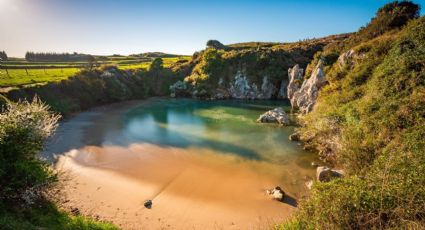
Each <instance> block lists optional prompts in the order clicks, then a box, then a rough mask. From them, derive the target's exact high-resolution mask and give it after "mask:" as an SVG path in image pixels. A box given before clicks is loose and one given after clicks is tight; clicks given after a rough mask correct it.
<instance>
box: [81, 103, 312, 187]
mask: <svg viewBox="0 0 425 230" xmlns="http://www.w3.org/2000/svg"><path fill="white" fill-rule="evenodd" d="M276 107H282V108H284V110H285V111H286V112H287V113H290V105H289V103H288V102H286V101H240V100H226V101H199V100H192V99H154V100H149V101H147V102H144V103H142V104H140V105H139V106H135V107H133V108H132V109H130V110H127V111H125V112H124V113H122V114H119V116H117V117H115V118H114V120H112V119H108V120H106V121H104V122H100V121H101V120H100V121H99V122H98V123H101V124H100V126H99V125H98V126H97V127H96V126H94V127H96V128H95V129H96V130H95V132H96V134H93V135H86V137H85V138H84V140H85V144H88V145H102V146H129V145H130V144H134V143H150V144H154V145H158V146H162V147H178V148H198V149H202V150H210V151H212V152H213V153H215V154H219V155H229V154H230V155H234V156H236V157H238V158H240V159H241V160H253V161H260V162H266V163H268V164H269V165H270V166H273V168H274V169H275V170H276V167H277V168H278V169H279V168H280V169H281V170H282V172H285V173H283V174H285V176H290V177H291V180H292V181H293V182H292V183H291V184H292V186H294V188H296V189H295V190H294V192H296V193H298V192H299V191H301V190H303V189H304V188H303V187H304V183H305V181H306V177H307V178H308V177H312V176H313V175H314V168H313V167H312V166H311V162H313V161H317V157H316V154H314V153H311V152H307V151H305V150H303V148H302V146H301V145H300V143H298V142H292V141H289V139H288V137H289V135H290V134H292V133H293V131H294V126H279V125H277V124H261V123H257V122H256V119H257V118H258V116H259V115H260V114H262V113H264V112H265V111H267V110H270V109H273V108H276ZM108 113H109V111H108ZM99 129H102V132H100V133H99V132H98V131H99ZM88 134H90V132H88ZM200 152H202V151H200ZM199 154H202V153H199ZM282 172H278V174H281V173H282ZM280 176H283V175H280ZM285 179H286V181H287V180H288V178H285Z"/></svg>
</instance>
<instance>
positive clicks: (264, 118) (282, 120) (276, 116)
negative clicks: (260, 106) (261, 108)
mask: <svg viewBox="0 0 425 230" xmlns="http://www.w3.org/2000/svg"><path fill="white" fill-rule="evenodd" d="M257 122H261V123H274V122H277V123H278V124H280V125H289V117H288V115H287V114H286V113H285V111H283V109H282V108H275V109H272V110H269V111H267V112H265V113H264V114H262V115H260V117H259V118H258V119H257Z"/></svg>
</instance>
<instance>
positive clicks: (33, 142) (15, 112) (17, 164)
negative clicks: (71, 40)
mask: <svg viewBox="0 0 425 230" xmlns="http://www.w3.org/2000/svg"><path fill="white" fill-rule="evenodd" d="M48 109H49V108H48V107H47V106H45V105H44V104H43V103H41V102H40V101H39V100H38V99H37V98H36V99H35V100H33V102H32V103H29V102H21V103H18V104H14V103H7V105H6V107H5V108H4V111H3V112H2V113H0V228H1V229H41V228H47V229H115V227H113V226H112V225H110V224H106V223H97V222H95V221H92V220H88V219H85V218H83V217H81V216H79V217H71V216H69V215H68V214H66V213H64V212H63V211H59V210H58V209H57V207H56V206H55V205H54V204H53V203H52V202H51V201H49V200H48V199H47V198H46V197H47V196H46V194H47V193H48V188H49V187H50V186H52V183H54V182H55V181H56V175H55V174H54V173H53V172H52V171H51V169H50V168H49V167H48V166H47V165H46V164H45V163H44V162H42V161H40V160H39V159H38V157H37V154H38V152H39V151H40V150H41V149H42V148H43V143H44V141H45V140H46V138H48V137H49V136H50V135H51V133H52V132H53V131H54V129H55V128H56V124H57V121H58V119H59V116H58V115H54V114H52V113H50V112H49V110H48Z"/></svg>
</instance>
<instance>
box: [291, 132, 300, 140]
mask: <svg viewBox="0 0 425 230" xmlns="http://www.w3.org/2000/svg"><path fill="white" fill-rule="evenodd" d="M289 140H290V141H299V140H300V134H299V133H293V134H291V135H289Z"/></svg>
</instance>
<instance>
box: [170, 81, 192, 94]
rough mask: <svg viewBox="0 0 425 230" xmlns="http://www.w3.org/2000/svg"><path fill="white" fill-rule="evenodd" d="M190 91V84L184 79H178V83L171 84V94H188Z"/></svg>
mask: <svg viewBox="0 0 425 230" xmlns="http://www.w3.org/2000/svg"><path fill="white" fill-rule="evenodd" d="M187 91H188V86H187V84H186V82H184V81H177V82H176V83H174V84H172V85H170V96H171V97H177V96H180V95H186V94H187Z"/></svg>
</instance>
